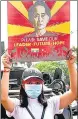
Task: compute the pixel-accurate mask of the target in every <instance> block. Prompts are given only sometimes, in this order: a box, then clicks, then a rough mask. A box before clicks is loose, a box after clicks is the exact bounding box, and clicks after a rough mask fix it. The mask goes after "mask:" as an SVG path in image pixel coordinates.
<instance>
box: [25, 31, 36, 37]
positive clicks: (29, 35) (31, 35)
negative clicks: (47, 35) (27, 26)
mask: <svg viewBox="0 0 78 119" xmlns="http://www.w3.org/2000/svg"><path fill="white" fill-rule="evenodd" d="M35 36H36V33H35V32H33V33H30V34H28V35H26V36H25V37H35Z"/></svg>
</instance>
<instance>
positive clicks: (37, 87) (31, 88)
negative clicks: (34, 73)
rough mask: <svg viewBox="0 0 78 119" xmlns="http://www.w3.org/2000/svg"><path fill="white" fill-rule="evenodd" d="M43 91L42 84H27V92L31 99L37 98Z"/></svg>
mask: <svg viewBox="0 0 78 119" xmlns="http://www.w3.org/2000/svg"><path fill="white" fill-rule="evenodd" d="M41 91H42V84H25V92H26V94H27V95H28V97H30V98H37V97H38V96H39V95H40V94H41Z"/></svg>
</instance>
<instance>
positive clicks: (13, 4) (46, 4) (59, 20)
mask: <svg viewBox="0 0 78 119" xmlns="http://www.w3.org/2000/svg"><path fill="white" fill-rule="evenodd" d="M69 47H70V2H69V1H56V2H55V1H44V0H37V1H36V2H33V1H29V0H28V1H26V2H21V1H9V2H8V51H9V53H11V54H12V58H13V61H15V62H16V61H20V62H25V61H28V62H29V61H31V62H34V61H42V60H44V61H51V60H63V59H66V53H67V51H68V49H69Z"/></svg>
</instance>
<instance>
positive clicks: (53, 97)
mask: <svg viewBox="0 0 78 119" xmlns="http://www.w3.org/2000/svg"><path fill="white" fill-rule="evenodd" d="M59 99H60V96H59V95H56V96H52V97H50V98H49V99H48V100H47V102H48V103H52V102H55V101H58V100H59Z"/></svg>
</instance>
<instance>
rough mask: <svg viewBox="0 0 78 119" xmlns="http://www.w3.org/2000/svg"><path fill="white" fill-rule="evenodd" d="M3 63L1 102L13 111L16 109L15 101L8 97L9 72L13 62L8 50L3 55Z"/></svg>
mask: <svg viewBox="0 0 78 119" xmlns="http://www.w3.org/2000/svg"><path fill="white" fill-rule="evenodd" d="M1 60H2V63H3V65H4V71H3V75H2V79H1V103H2V105H3V107H4V108H5V109H6V110H8V111H9V112H12V111H13V110H14V106H15V105H14V103H13V102H12V101H11V99H10V98H9V97H8V92H9V74H10V68H11V65H12V63H11V62H10V56H9V55H8V53H7V52H6V53H5V54H3V56H2V57H1Z"/></svg>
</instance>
